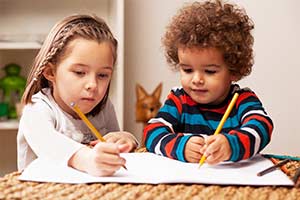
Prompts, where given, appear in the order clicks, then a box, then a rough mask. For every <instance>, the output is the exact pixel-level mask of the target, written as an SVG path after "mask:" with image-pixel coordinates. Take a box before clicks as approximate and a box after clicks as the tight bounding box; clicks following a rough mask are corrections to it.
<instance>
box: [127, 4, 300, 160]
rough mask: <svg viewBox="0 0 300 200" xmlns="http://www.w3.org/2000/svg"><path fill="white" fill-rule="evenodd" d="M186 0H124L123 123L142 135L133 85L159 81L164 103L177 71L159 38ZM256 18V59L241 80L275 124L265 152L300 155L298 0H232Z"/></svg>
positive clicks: (152, 84)
mask: <svg viewBox="0 0 300 200" xmlns="http://www.w3.org/2000/svg"><path fill="white" fill-rule="evenodd" d="M184 2H186V1H180V0H163V1H161V0H126V1H125V116H124V119H125V121H124V123H125V124H124V128H125V129H126V130H128V131H131V132H133V133H135V134H136V136H137V137H138V138H141V134H142V125H141V124H139V123H136V122H135V102H136V96H135V84H136V83H140V84H141V85H143V86H144V87H145V89H146V90H147V91H149V92H152V91H153V90H154V88H155V87H156V86H157V85H158V83H159V82H163V91H162V98H161V100H162V102H163V101H164V99H165V97H166V95H167V94H168V93H169V91H170V89H171V88H172V87H173V86H178V85H179V83H180V82H179V76H178V74H177V73H174V72H172V71H171V70H170V69H169V67H168V65H167V64H166V62H165V58H164V55H163V49H162V47H161V37H162V35H163V33H164V31H165V26H166V25H167V24H168V22H169V20H170V18H171V17H172V16H173V15H174V14H175V13H176V10H177V9H178V8H180V7H181V6H182V5H183V3H184ZM231 2H237V3H238V4H239V5H241V6H242V7H244V8H245V9H246V11H247V13H248V15H249V16H250V17H251V18H252V20H253V21H254V23H255V30H254V38H255V44H254V52H255V64H254V67H253V72H252V74H251V75H250V76H249V77H247V78H246V79H244V80H242V81H240V82H239V83H240V85H242V86H248V87H250V88H251V89H253V90H254V91H255V92H256V94H257V95H258V96H259V97H260V99H261V100H262V102H263V104H264V106H265V108H266V110H267V112H268V113H269V114H270V115H271V117H272V119H273V121H274V124H275V129H274V132H273V138H272V141H271V144H270V145H269V146H268V147H267V148H266V149H265V152H270V153H278V154H291V155H300V145H299V142H300V127H299V125H298V123H300V117H298V113H300V93H299V92H298V91H299V89H298V86H299V85H300V80H299V79H297V78H298V76H299V73H300V50H299V49H298V48H300V22H299V20H300V13H299V12H298V10H297V9H298V8H300V1H298V0H277V1H273V0H264V1H260V0H252V1H249V0H248V1H246V0H235V1H231Z"/></svg>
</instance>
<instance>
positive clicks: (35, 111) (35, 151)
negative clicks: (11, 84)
mask: <svg viewBox="0 0 300 200" xmlns="http://www.w3.org/2000/svg"><path fill="white" fill-rule="evenodd" d="M32 101H33V103H32V104H27V105H26V106H25V107H24V109H23V112H22V116H21V119H20V124H19V130H18V135H17V147H18V170H23V169H24V168H25V167H26V166H27V165H28V164H30V163H31V162H32V161H33V160H35V159H36V158H37V157H46V158H50V159H51V160H54V161H55V162H60V163H61V162H63V163H64V164H66V165H67V164H68V161H69V159H70V158H71V156H72V155H73V154H74V153H75V152H76V151H78V150H79V149H80V148H81V147H83V146H84V144H87V143H89V142H90V141H92V140H96V138H95V137H94V136H93V134H92V133H91V131H90V130H89V128H88V127H87V126H86V125H85V123H84V122H83V121H82V120H80V119H74V118H73V117H72V116H71V115H70V114H68V113H66V112H64V111H63V110H62V109H61V108H60V107H59V106H58V105H57V104H56V102H55V100H54V99H53V97H52V95H51V90H50V89H49V88H44V89H43V92H38V93H37V94H35V95H33V97H32ZM88 119H89V120H90V121H91V123H92V124H93V125H94V126H95V128H96V129H97V130H99V132H100V133H101V134H104V135H105V134H106V133H108V132H113V131H119V130H120V128H119V124H118V121H117V117H116V113H115V110H114V107H113V104H112V103H111V101H110V100H109V99H108V101H107V103H106V105H105V106H104V108H103V109H102V110H101V111H100V113H99V114H97V115H96V116H94V117H93V116H89V117H88Z"/></svg>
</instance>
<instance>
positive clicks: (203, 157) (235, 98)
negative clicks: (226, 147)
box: [199, 93, 239, 168]
mask: <svg viewBox="0 0 300 200" xmlns="http://www.w3.org/2000/svg"><path fill="white" fill-rule="evenodd" d="M238 97H239V94H238V93H235V94H234V96H233V97H232V100H231V102H230V104H229V105H228V107H227V109H226V111H225V113H224V115H223V117H222V119H221V121H220V123H219V125H218V127H217V129H216V130H215V133H214V135H217V134H219V133H220V131H221V129H222V128H223V125H224V123H225V121H226V120H227V118H228V116H229V114H230V112H231V110H232V108H233V106H234V104H235V102H236V100H237V98H238ZM205 159H206V157H205V156H204V155H202V157H201V159H200V161H199V168H200V167H201V166H202V165H203V163H204V162H205Z"/></svg>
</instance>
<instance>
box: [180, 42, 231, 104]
mask: <svg viewBox="0 0 300 200" xmlns="http://www.w3.org/2000/svg"><path fill="white" fill-rule="evenodd" d="M178 58H179V70H180V79H181V84H182V87H183V89H184V90H185V92H186V93H188V94H189V95H190V97H191V98H192V99H193V100H194V101H196V102H197V103H200V104H211V105H216V104H219V103H221V102H222V101H223V100H224V99H225V98H226V96H227V95H228V92H229V90H230V85H231V83H232V81H234V80H235V77H234V76H233V75H231V73H230V72H229V70H228V66H227V65H226V64H225V62H224V60H223V54H222V53H221V51H219V50H218V49H216V48H197V47H193V48H181V47H179V48H178Z"/></svg>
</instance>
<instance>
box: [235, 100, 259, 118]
mask: <svg viewBox="0 0 300 200" xmlns="http://www.w3.org/2000/svg"><path fill="white" fill-rule="evenodd" d="M250 106H255V107H257V108H261V104H260V103H259V102H247V103H244V104H241V105H240V107H239V109H238V116H242V113H243V112H244V111H245V110H246V109H247V108H248V107H250ZM251 110H253V108H251Z"/></svg>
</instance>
